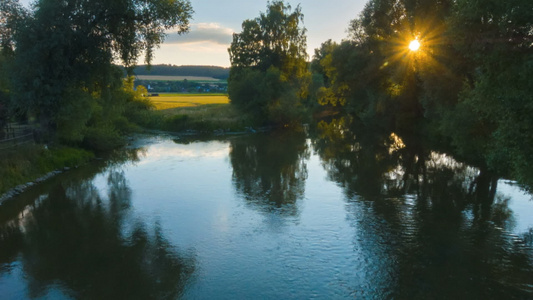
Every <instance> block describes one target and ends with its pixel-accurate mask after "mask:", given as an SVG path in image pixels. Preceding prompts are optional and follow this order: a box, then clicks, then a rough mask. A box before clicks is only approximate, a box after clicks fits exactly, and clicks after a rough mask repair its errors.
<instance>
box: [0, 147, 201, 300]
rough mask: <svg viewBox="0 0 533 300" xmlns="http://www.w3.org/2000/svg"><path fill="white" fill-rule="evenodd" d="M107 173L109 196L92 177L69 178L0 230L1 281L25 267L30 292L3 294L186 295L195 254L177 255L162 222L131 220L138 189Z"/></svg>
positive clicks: (116, 173)
mask: <svg viewBox="0 0 533 300" xmlns="http://www.w3.org/2000/svg"><path fill="white" fill-rule="evenodd" d="M129 153H130V154H131V151H130V152H129ZM129 158H130V159H132V158H134V157H132V156H129ZM104 173H105V174H106V176H107V187H108V189H107V195H102V193H101V191H100V190H98V189H97V188H96V187H95V186H94V185H93V184H92V181H90V178H89V180H87V178H86V179H85V180H83V181H81V182H80V181H78V180H72V181H71V180H67V181H64V182H63V183H59V184H57V185H55V186H53V187H52V188H51V189H50V190H49V191H48V193H46V194H44V195H42V196H41V197H40V198H39V200H37V201H36V202H35V203H33V204H32V205H30V206H29V207H27V208H26V209H25V210H24V211H23V212H21V213H20V215H19V216H18V217H17V218H15V219H12V220H9V221H7V222H6V223H4V224H2V226H1V227H0V232H1V234H0V238H1V239H0V241H1V245H2V251H0V264H1V266H2V269H0V275H1V276H5V275H6V274H10V273H11V274H13V273H16V272H17V270H14V268H18V267H19V266H21V268H22V272H23V273H24V280H25V281H26V283H25V284H26V288H25V291H24V293H17V292H13V293H7V291H6V293H5V294H4V296H6V295H7V296H8V297H9V296H11V297H13V298H14V299H15V298H24V297H29V298H39V297H44V296H47V295H48V296H50V297H52V298H56V297H59V298H64V297H67V298H70V297H73V298H81V299H167V298H170V299H173V298H177V297H179V295H181V293H182V292H183V289H184V287H185V284H186V282H187V280H188V278H189V277H190V276H191V274H192V273H193V272H194V268H195V267H194V266H195V261H194V256H192V255H191V254H189V253H181V252H180V251H178V250H177V249H175V247H174V246H172V245H171V244H170V243H169V242H168V241H167V240H166V238H165V236H164V234H163V233H162V231H161V229H160V226H159V224H157V223H156V224H154V225H152V226H150V225H148V224H146V223H144V222H142V221H140V220H136V219H135V218H133V217H132V216H131V211H130V206H131V193H132V191H131V188H130V187H129V186H128V182H127V180H126V178H125V176H124V173H123V172H122V171H120V170H119V169H114V168H113V167H111V168H107V169H106V170H105V171H104ZM14 261H18V263H16V264H14V263H12V262H14ZM0 278H1V277H0Z"/></svg>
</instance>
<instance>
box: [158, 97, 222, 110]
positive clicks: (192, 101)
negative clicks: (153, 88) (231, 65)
mask: <svg viewBox="0 0 533 300" xmlns="http://www.w3.org/2000/svg"><path fill="white" fill-rule="evenodd" d="M150 101H151V102H152V103H153V104H154V106H155V108H156V110H167V109H172V108H178V107H194V106H200V105H207V104H229V98H228V95H226V94H159V96H155V97H150Z"/></svg>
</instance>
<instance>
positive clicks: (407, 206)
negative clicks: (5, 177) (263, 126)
mask: <svg viewBox="0 0 533 300" xmlns="http://www.w3.org/2000/svg"><path fill="white" fill-rule="evenodd" d="M330 129H331V128H329V129H328V127H327V126H323V127H322V129H321V131H320V132H319V134H317V135H314V136H312V137H311V136H310V135H308V134H306V133H305V132H296V133H290V132H276V133H266V134H254V135H251V136H236V137H226V138H220V139H211V140H191V139H184V138H178V137H172V136H146V137H140V138H139V140H138V141H137V142H136V143H135V145H132V146H131V147H130V148H129V149H128V150H126V151H123V152H120V153H117V154H116V155H114V156H113V157H111V158H109V159H105V160H101V161H96V162H95V163H94V164H91V165H90V166H86V167H82V168H79V169H75V170H70V171H68V172H66V173H64V174H62V175H60V176H58V177H56V178H53V179H51V180H49V181H47V182H46V183H44V184H41V185H38V186H35V187H33V188H32V189H31V190H28V191H27V192H25V193H24V194H22V195H20V196H19V197H17V198H15V199H12V200H11V201H8V202H6V203H4V204H3V205H2V206H0V298H1V299H175V298H183V299H312V298H315V299H353V298H356V299H453V298H456V299H527V298H529V299H531V298H533V244H532V243H533V229H532V228H533V202H532V201H530V200H531V195H529V194H526V193H524V192H522V191H521V190H520V188H518V187H517V186H515V185H514V184H513V183H512V182H509V181H505V180H499V181H498V185H497V189H491V190H490V191H488V192H487V193H483V191H482V189H483V185H481V184H480V183H479V182H480V180H479V171H477V169H475V168H472V167H469V166H466V165H464V164H461V163H458V162H456V161H455V160H453V159H452V158H450V157H449V156H446V155H444V154H441V153H438V152H435V151H429V150H428V151H422V152H420V151H419V152H408V151H407V150H406V148H408V147H407V146H406V145H404V143H403V141H401V139H400V138H399V137H397V136H395V135H394V134H392V135H391V136H387V138H386V139H385V140H379V139H375V138H374V140H367V139H366V138H365V137H364V136H360V135H359V136H358V137H355V135H353V136H351V137H347V136H345V134H346V133H344V132H342V131H340V132H339V131H338V130H337V131H335V130H333V131H331V130H330ZM353 138H355V139H359V140H358V141H357V142H355V141H354V140H353ZM384 141H385V142H384ZM412 153H417V154H416V155H414V154H412ZM421 153H425V154H421ZM422 156H424V157H422ZM493 187H495V186H493ZM481 195H485V196H481ZM486 195H488V196H486Z"/></svg>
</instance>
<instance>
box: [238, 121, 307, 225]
mask: <svg viewBox="0 0 533 300" xmlns="http://www.w3.org/2000/svg"><path fill="white" fill-rule="evenodd" d="M229 155H230V161H231V165H232V166H233V183H234V185H235V188H236V189H237V191H239V192H240V193H242V195H243V197H244V198H245V199H246V201H247V202H248V203H250V204H251V205H253V206H254V207H256V208H258V209H259V210H262V211H267V212H270V211H272V210H279V211H281V212H282V213H283V214H288V215H295V214H297V213H298V207H297V203H296V202H297V200H298V199H301V198H302V197H303V195H304V191H305V180H306V179H307V165H306V160H307V159H308V158H309V155H310V153H309V148H308V146H307V143H306V136H305V133H304V132H287V131H284V132H276V133H271V134H268V135H253V136H250V137H248V138H243V139H235V140H231V146H230V154H229Z"/></svg>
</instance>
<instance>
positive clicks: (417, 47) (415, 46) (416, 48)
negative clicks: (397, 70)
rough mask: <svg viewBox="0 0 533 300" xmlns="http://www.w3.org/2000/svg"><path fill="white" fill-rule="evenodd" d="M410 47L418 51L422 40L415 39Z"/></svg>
mask: <svg viewBox="0 0 533 300" xmlns="http://www.w3.org/2000/svg"><path fill="white" fill-rule="evenodd" d="M409 49H410V50H411V51H417V50H418V49H420V42H419V41H418V40H414V41H412V42H411V43H410V44H409Z"/></svg>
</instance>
